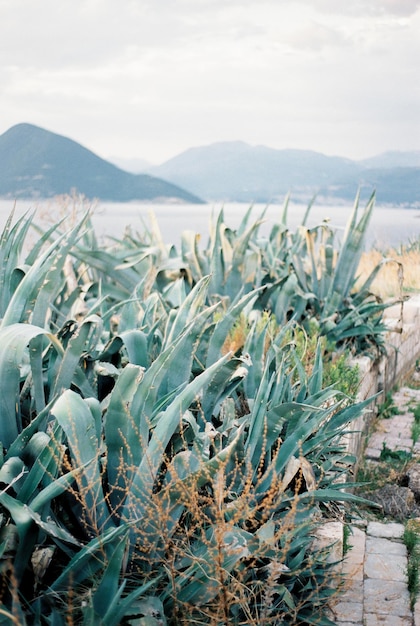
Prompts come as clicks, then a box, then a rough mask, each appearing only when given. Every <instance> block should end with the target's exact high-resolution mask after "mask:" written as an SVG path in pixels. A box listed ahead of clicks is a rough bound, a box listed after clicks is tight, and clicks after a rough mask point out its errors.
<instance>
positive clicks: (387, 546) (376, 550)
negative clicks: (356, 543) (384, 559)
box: [366, 537, 407, 557]
mask: <svg viewBox="0 0 420 626" xmlns="http://www.w3.org/2000/svg"><path fill="white" fill-rule="evenodd" d="M366 553H367V554H384V555H387V554H394V555H397V556H403V557H407V548H406V547H405V545H404V544H403V543H401V542H400V541H392V540H391V539H384V538H383V537H367V539H366Z"/></svg>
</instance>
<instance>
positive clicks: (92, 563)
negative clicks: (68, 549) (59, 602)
mask: <svg viewBox="0 0 420 626" xmlns="http://www.w3.org/2000/svg"><path fill="white" fill-rule="evenodd" d="M126 533H127V525H126V524H121V526H119V527H118V528H109V529H108V530H105V531H104V532H102V533H101V534H100V535H99V537H95V538H93V539H92V540H91V541H90V542H89V543H88V544H86V545H85V546H83V547H82V548H81V550H79V551H78V552H77V553H76V554H75V555H74V556H73V558H72V559H71V560H70V562H69V563H68V564H67V566H66V567H65V568H64V570H63V571H62V572H61V574H60V575H59V576H58V578H56V579H55V581H54V582H53V583H52V584H51V586H50V588H51V590H52V591H60V590H66V589H68V584H69V581H71V584H72V586H76V585H78V584H79V583H80V582H82V581H83V580H89V581H90V580H91V579H92V577H93V576H94V575H95V573H96V572H98V571H99V570H101V569H103V568H104V567H106V565H107V563H108V562H109V555H111V554H112V553H113V551H114V542H115V541H117V540H118V539H119V538H120V537H121V535H124V534H126Z"/></svg>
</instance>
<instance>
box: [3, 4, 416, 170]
mask: <svg viewBox="0 0 420 626" xmlns="http://www.w3.org/2000/svg"><path fill="white" fill-rule="evenodd" d="M0 112H1V115H0V134H1V133H3V132H5V131H6V130H7V129H8V128H10V127H11V126H13V125H14V124H17V123H19V122H29V123H32V124H36V125H38V126H41V127H43V128H46V129H48V130H51V131H54V132H57V133H59V134H63V135H66V136H68V137H71V138H72V139H74V140H76V141H78V142H80V143H81V144H83V145H84V146H86V147H88V148H89V149H91V150H93V151H94V152H96V153H97V154H99V155H100V156H102V157H105V158H109V157H139V158H144V159H147V160H149V161H151V162H152V163H162V162H163V161H165V160H167V159H168V158H170V157H172V156H174V155H176V154H178V153H180V152H182V151H183V150H185V149H187V148H189V147H192V146H199V145H206V144H210V143H213V142H216V141H231V140H242V141H246V142H248V143H250V144H253V145H254V144H263V145H266V146H270V147H273V148H280V149H281V148H302V149H310V150H316V151H319V152H324V153H326V154H337V155H341V156H347V157H351V158H364V157H367V156H372V155H374V154H377V153H380V152H383V151H385V150H420V0H59V1H57V0H40V1H39V2H35V1H34V0H0Z"/></svg>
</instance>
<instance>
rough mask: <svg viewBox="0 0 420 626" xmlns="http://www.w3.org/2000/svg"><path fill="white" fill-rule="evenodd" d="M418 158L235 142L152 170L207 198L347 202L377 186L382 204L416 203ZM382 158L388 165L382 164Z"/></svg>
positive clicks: (200, 149)
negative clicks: (367, 156)
mask: <svg viewBox="0 0 420 626" xmlns="http://www.w3.org/2000/svg"><path fill="white" fill-rule="evenodd" d="M419 155H420V153H419ZM417 157H418V155H417V152H415V151H414V152H413V153H407V152H405V153H403V152H401V153H398V152H391V153H384V154H381V155H377V156H376V157H371V158H370V159H366V160H361V161H356V160H352V159H349V158H347V157H340V156H327V155H324V154H322V153H319V152H316V151H314V150H299V149H293V148H289V149H281V150H278V149H275V148H268V147H266V146H251V145H249V144H246V143H245V142H236V141H234V142H217V143H214V144H210V145H208V146H199V147H195V148H189V149H188V150H186V151H184V152H182V153H181V154H179V155H176V156H175V157H172V158H171V159H169V160H168V161H165V162H164V163H163V164H161V165H159V166H154V167H152V168H149V169H148V171H149V172H150V173H152V174H154V175H156V176H162V178H164V179H165V180H170V181H172V182H174V183H177V184H179V185H181V186H186V187H188V189H190V190H191V191H192V192H193V193H197V194H198V195H200V196H201V197H204V198H206V199H207V200H208V201H211V200H218V201H220V200H222V201H246V202H273V201H278V200H281V199H283V198H284V196H285V195H286V194H287V193H289V192H291V194H292V197H293V198H294V199H295V200H301V201H308V200H309V199H310V198H311V197H313V196H314V195H316V194H317V195H318V196H320V197H322V198H323V199H328V198H330V199H334V200H335V199H343V200H346V201H348V200H353V199H354V197H355V195H356V193H357V191H358V189H359V188H360V189H361V192H362V195H365V196H367V195H368V194H370V193H371V192H372V191H373V189H375V188H376V190H377V197H378V200H379V201H381V202H382V203H395V202H397V203H398V204H406V205H409V206H415V205H417V204H419V203H420V166H417V162H419V163H420V158H419V159H418V158H417ZM410 158H411V159H412V160H413V164H414V166H413V167H402V166H399V159H400V160H401V163H402V164H404V165H406V164H407V162H408V163H409V162H410ZM384 161H385V162H386V167H385V166H384V167H378V165H379V166H380V165H381V163H382V162H384ZM401 185H403V186H402V187H401ZM378 186H379V187H378Z"/></svg>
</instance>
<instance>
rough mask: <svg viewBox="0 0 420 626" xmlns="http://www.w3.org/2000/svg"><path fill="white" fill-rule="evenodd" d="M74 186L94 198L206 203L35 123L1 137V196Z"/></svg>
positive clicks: (48, 193) (45, 193) (37, 194)
mask: <svg viewBox="0 0 420 626" xmlns="http://www.w3.org/2000/svg"><path fill="white" fill-rule="evenodd" d="M73 190H76V191H77V192H79V193H81V194H83V195H85V196H86V197H87V198H90V199H94V198H97V199H100V200H108V201H113V202H127V201H130V200H149V201H153V200H155V201H161V202H164V201H179V202H191V203H202V200H201V199H200V198H198V197H197V196H195V195H194V194H192V193H190V192H188V191H186V190H185V189H181V188H180V187H179V186H178V185H176V184H174V183H171V182H166V181H164V180H161V179H159V178H157V177H155V176H151V175H148V174H137V175H135V174H130V173H129V172H125V171H123V170H121V169H119V168H118V167H116V166H115V165H112V164H111V163H109V162H108V161H105V160H104V159H101V158H100V157H98V156H97V155H96V154H94V153H93V152H91V151H90V150H87V149H86V148H84V147H83V146H81V145H80V144H78V143H76V142H75V141H72V140H71V139H68V138H66V137H63V136H62V135H57V134H55V133H51V132H49V131H47V130H44V129H42V128H39V127H37V126H33V125H31V124H18V125H16V126H13V127H12V128H10V129H9V130H8V131H6V132H5V133H4V134H3V135H0V196H2V197H6V198H13V199H15V198H49V197H53V196H56V195H62V194H68V193H71V192H72V191H73Z"/></svg>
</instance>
